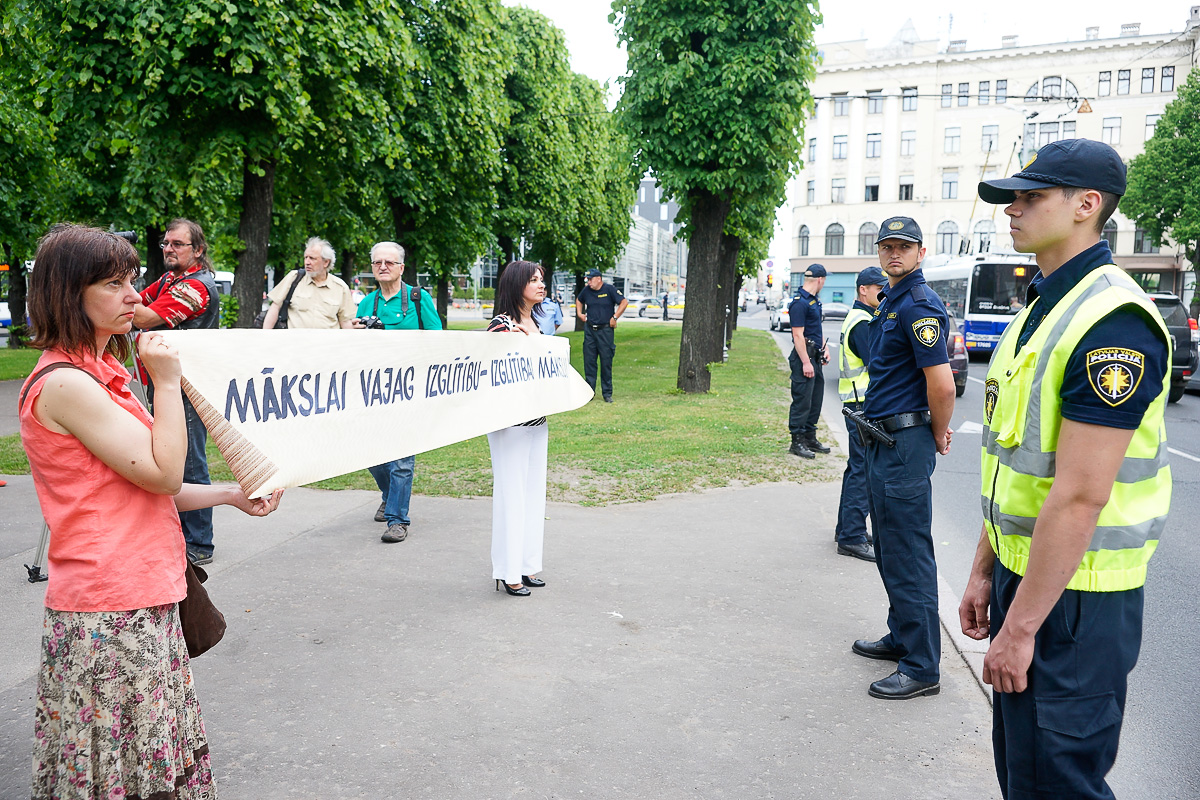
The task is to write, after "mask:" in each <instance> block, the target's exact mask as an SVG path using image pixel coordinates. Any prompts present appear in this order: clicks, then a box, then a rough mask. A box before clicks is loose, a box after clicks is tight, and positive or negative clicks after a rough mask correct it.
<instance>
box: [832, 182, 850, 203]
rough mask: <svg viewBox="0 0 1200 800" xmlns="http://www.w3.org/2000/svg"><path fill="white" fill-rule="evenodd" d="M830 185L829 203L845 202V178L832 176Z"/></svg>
mask: <svg viewBox="0 0 1200 800" xmlns="http://www.w3.org/2000/svg"><path fill="white" fill-rule="evenodd" d="M830 186H831V191H830V193H829V202H831V203H844V202H846V179H845V178H834V179H833V183H832V184H830Z"/></svg>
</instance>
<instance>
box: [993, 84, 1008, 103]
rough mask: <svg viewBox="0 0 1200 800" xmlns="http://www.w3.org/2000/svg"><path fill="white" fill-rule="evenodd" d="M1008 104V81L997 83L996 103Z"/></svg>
mask: <svg viewBox="0 0 1200 800" xmlns="http://www.w3.org/2000/svg"><path fill="white" fill-rule="evenodd" d="M1007 102H1008V81H996V103H997V104H1001V103H1007Z"/></svg>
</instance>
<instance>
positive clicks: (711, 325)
mask: <svg viewBox="0 0 1200 800" xmlns="http://www.w3.org/2000/svg"><path fill="white" fill-rule="evenodd" d="M690 195H691V199H692V224H693V229H692V237H691V242H690V245H689V247H688V287H687V296H688V299H689V300H690V301H691V302H689V303H688V304H687V306H686V308H685V309H684V314H683V335H682V337H681V338H680V340H679V373H678V377H677V380H676V386H678V387H679V388H680V389H682V390H683V391H685V392H687V393H689V394H694V393H696V392H707V391H708V387H709V385H710V384H711V382H712V376H711V375H710V374H709V371H708V365H709V364H711V363H713V362H714V361H719V360H720V358H721V337H722V336H723V333H722V329H721V326H722V325H723V324H724V317H725V302H724V299H725V298H724V294H723V293H722V292H721V291H720V286H719V284H720V271H721V240H722V237H723V234H724V229H725V219H726V218H727V217H728V216H729V207H730V201H729V197H728V195H725V196H718V195H714V194H712V193H711V192H708V191H704V190H699V189H694V190H692V192H691V193H690ZM714 353H715V354H716V357H715V358H714V357H713V354H714Z"/></svg>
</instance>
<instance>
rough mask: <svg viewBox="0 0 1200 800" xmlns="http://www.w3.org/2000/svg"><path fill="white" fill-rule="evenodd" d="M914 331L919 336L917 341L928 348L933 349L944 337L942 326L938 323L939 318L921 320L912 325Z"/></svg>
mask: <svg viewBox="0 0 1200 800" xmlns="http://www.w3.org/2000/svg"><path fill="white" fill-rule="evenodd" d="M912 329H913V333H914V334H916V336H917V341H918V342H920V343H921V344H923V345H925V346H926V347H933V346H934V345H935V344H937V341H938V339H939V338H941V335H942V326H941V324H940V323H938V321H937V317H924V318H922V319H919V320H917V321H916V322H914V323H913V324H912Z"/></svg>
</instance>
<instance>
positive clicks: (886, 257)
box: [852, 217, 954, 700]
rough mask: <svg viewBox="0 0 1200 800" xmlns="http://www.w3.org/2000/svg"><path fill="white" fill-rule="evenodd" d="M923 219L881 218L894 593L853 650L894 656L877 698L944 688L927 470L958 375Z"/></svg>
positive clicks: (888, 553)
mask: <svg viewBox="0 0 1200 800" xmlns="http://www.w3.org/2000/svg"><path fill="white" fill-rule="evenodd" d="M921 242H922V237H921V228H920V226H918V225H917V223H916V222H915V221H914V220H912V219H911V218H909V217H892V218H890V219H887V220H884V223H883V225H882V226H880V230H879V238H878V239H877V240H876V247H877V248H878V251H879V266H880V267H882V268H883V271H884V272H885V273H886V274H887V276H888V286H887V287H886V288H885V289H883V290H882V291H881V292H880V296H881V297H882V298H883V299H882V300H881V301H880V303H879V307H878V308H876V309H875V311H874V315H873V316H872V318H871V321H870V323H868V333H869V335H870V353H871V359H870V361H869V362H868V364H867V371H868V373H869V374H870V376H871V386H870V391H868V392H867V400H866V403H865V408H864V413H865V414H866V417H867V419H869V420H871V421H873V422H874V423H875V424H876V425H877V426H878V427H879V428H881V429H882V430H883V431H885V432H886V433H887V434H889V435H890V437H891V443H890V444H888V443H887V442H886V440H883V439H882V437H880V438H876V437H875V436H872V437H871V441H870V442H868V443H867V476H868V481H869V483H870V487H871V495H870V498H871V500H870V513H871V527H872V529H873V530H874V532H875V558H876V566H877V567H878V568H879V574H880V576H881V577H882V578H883V586H884V588H885V589H886V590H887V595H888V602H889V606H890V607H889V608H888V619H887V625H888V632H887V635H885V636H884V637H883V638H881V639H879V640H877V641H869V640H866V639H859V640H858V641H856V642H855V643H854V645H853V647H852V649H853V651H854V652H855V653H857V654H858V655H860V656H865V657H866V658H875V659H881V660H887V661H896V662H897V665H896V671H895V672H893V673H892V674H891V675H888V676H887V677H886V678H883V679H881V680H878V681H875V682H874V683H872V684H871V686H870V688H869V689H868V690H867V692H868V693H869V694H870V695H871V696H872V697H880V698H885V699H893V700H903V699H908V698H910V697H918V696H920V695H931V694H937V693H938V690H939V684H938V682H939V680H940V670H939V661H940V660H941V650H942V629H941V622H940V620H939V617H938V602H937V600H938V598H937V590H938V586H937V565H936V563H935V562H934V555H933V535H932V532H931V530H930V526H931V525H932V519H933V493H932V485H931V483H930V478H931V477H932V476H933V469H934V459H935V458H936V455H937V454H938V453H941V454H943V455H944V454H946V453H948V452H949V451H950V434H951V431H950V417H951V415H952V414H953V413H954V374H953V373H952V372H951V371H950V363H949V357H948V355H947V353H946V326H947V317H946V306H945V305H944V304H943V303H942V300H941V298H940V297H938V296H937V294H935V293H934V292H933V290H932V289H930V288H929V287H928V286H927V285H926V284H925V276H924V274H922V272H921V262H922V261H923V260H924V258H925V248H924V247H922V246H921Z"/></svg>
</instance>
